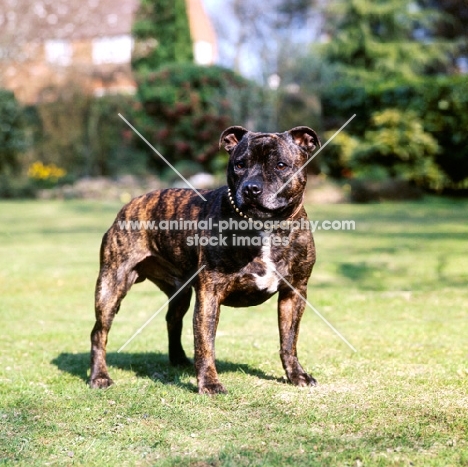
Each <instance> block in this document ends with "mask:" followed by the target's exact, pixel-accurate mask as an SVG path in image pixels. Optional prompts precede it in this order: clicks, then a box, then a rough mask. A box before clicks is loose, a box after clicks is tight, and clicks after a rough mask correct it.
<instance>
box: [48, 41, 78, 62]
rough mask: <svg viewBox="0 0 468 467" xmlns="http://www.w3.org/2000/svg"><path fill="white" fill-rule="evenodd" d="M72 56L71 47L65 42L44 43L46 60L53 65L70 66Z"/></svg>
mask: <svg viewBox="0 0 468 467" xmlns="http://www.w3.org/2000/svg"><path fill="white" fill-rule="evenodd" d="M72 54H73V51H72V46H71V44H70V43H69V42H67V41H63V40H55V39H54V40H48V41H46V43H45V56H46V60H47V62H49V63H51V64H53V65H60V66H67V65H70V63H71V60H72Z"/></svg>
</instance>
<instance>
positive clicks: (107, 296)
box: [89, 264, 138, 388]
mask: <svg viewBox="0 0 468 467" xmlns="http://www.w3.org/2000/svg"><path fill="white" fill-rule="evenodd" d="M137 277H138V275H137V273H136V272H135V271H133V270H130V271H128V269H127V267H126V266H125V264H121V265H120V266H119V267H118V268H114V267H103V266H101V271H100V273H99V277H98V280H97V283H96V294H95V309H96V323H95V325H94V328H93V330H92V332H91V375H90V379H89V385H90V386H91V387H92V388H107V387H109V386H110V385H111V384H112V383H113V381H112V379H111V378H110V376H109V373H108V371H107V364H106V345H107V336H108V334H109V331H110V328H111V325H112V321H113V320H114V317H115V315H116V314H117V312H118V311H119V308H120V303H121V301H122V299H123V298H124V297H125V295H126V294H127V292H128V290H129V289H130V287H131V286H132V285H133V283H134V282H135V281H136V279H137Z"/></svg>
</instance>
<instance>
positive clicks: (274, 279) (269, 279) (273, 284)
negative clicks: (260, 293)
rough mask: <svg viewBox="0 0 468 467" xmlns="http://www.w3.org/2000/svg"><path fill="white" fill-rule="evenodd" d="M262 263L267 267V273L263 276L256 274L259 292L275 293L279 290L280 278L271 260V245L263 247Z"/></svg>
mask: <svg viewBox="0 0 468 467" xmlns="http://www.w3.org/2000/svg"><path fill="white" fill-rule="evenodd" d="M262 262H263V264H264V265H265V268H266V272H265V274H264V275H263V276H260V275H258V274H254V275H253V276H254V277H255V285H256V286H257V287H258V289H259V290H265V289H266V290H267V292H270V293H274V292H276V291H277V290H278V284H279V277H278V275H277V274H276V273H275V271H276V266H275V263H273V261H272V260H271V247H270V245H263V246H262Z"/></svg>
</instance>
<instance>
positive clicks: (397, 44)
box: [322, 0, 452, 79]
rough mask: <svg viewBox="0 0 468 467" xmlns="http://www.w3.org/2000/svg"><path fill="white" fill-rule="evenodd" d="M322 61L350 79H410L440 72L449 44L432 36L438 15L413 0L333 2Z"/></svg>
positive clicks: (447, 56)
mask: <svg viewBox="0 0 468 467" xmlns="http://www.w3.org/2000/svg"><path fill="white" fill-rule="evenodd" d="M327 15H328V21H327V24H328V25H331V28H330V29H329V31H328V35H329V39H330V40H329V42H328V43H326V44H324V46H323V47H322V53H323V56H324V58H325V59H326V61H327V62H328V63H330V64H332V65H336V68H337V69H338V70H341V71H342V72H343V71H344V72H345V73H346V74H348V75H351V76H352V75H354V76H361V77H368V78H370V77H375V78H380V79H381V78H384V79H386V78H390V77H405V78H411V77H414V76H417V75H421V74H423V73H428V72H430V71H431V70H436V69H438V68H439V69H440V67H441V65H442V64H444V63H447V62H448V60H449V51H450V50H451V47H452V46H451V44H450V43H447V42H443V41H439V40H438V38H437V37H436V36H435V27H436V22H437V18H438V13H437V12H436V10H432V9H429V8H422V7H420V6H419V5H418V4H417V2H415V1H411V0H373V1H368V0H333V1H332V2H331V3H330V4H329V7H328V8H327Z"/></svg>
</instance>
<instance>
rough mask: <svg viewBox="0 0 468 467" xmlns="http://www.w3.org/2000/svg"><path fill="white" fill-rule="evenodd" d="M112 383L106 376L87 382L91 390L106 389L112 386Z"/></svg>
mask: <svg viewBox="0 0 468 467" xmlns="http://www.w3.org/2000/svg"><path fill="white" fill-rule="evenodd" d="M113 384H114V381H112V380H111V379H110V378H109V377H108V376H107V377H100V378H92V379H90V380H89V386H90V387H91V388H93V389H106V388H108V387H109V386H112V385H113Z"/></svg>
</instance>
